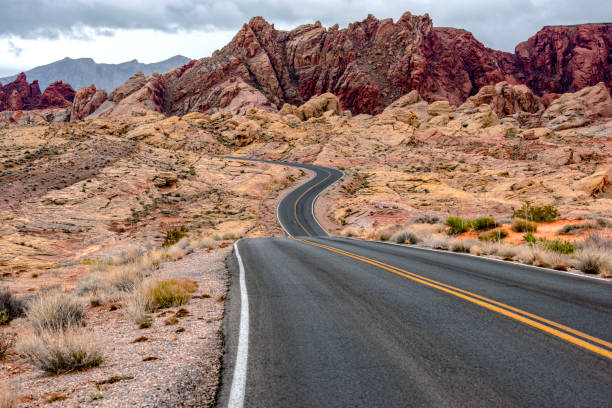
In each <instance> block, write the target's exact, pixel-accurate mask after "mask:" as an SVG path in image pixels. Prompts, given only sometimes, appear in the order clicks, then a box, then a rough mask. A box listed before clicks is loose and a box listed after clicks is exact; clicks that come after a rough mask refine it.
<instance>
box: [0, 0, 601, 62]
mask: <svg viewBox="0 0 612 408" xmlns="http://www.w3.org/2000/svg"><path fill="white" fill-rule="evenodd" d="M7 3H8V4H5V5H4V6H2V13H1V14H0V36H5V37H6V36H15V37H20V38H26V39H31V38H51V39H55V38H58V37H60V36H66V37H72V38H79V39H84V38H87V37H88V36H90V35H92V34H98V35H112V34H113V30H116V29H153V30H159V31H164V32H176V31H177V30H179V29H184V30H206V31H214V30H227V29H231V30H233V29H237V28H239V27H240V26H241V25H242V23H244V22H246V21H248V20H249V19H250V18H251V17H252V16H256V15H262V16H263V17H265V18H266V19H267V20H268V21H270V22H273V23H276V24H277V26H279V27H293V26H295V25H296V24H302V23H306V22H312V21H314V20H320V21H321V22H322V23H324V24H326V25H332V24H335V23H338V24H340V25H341V26H346V25H347V24H348V23H350V22H352V21H356V20H361V19H363V18H365V17H366V16H367V14H368V13H372V14H374V15H376V16H377V17H379V18H384V17H392V18H394V19H397V18H399V17H400V16H401V15H402V14H403V12H405V11H410V12H412V13H414V14H423V13H426V12H427V13H429V14H430V16H431V17H432V19H433V21H434V25H436V26H450V27H457V28H465V29H467V30H470V31H472V32H473V33H474V35H475V36H476V38H478V39H479V40H480V41H482V42H484V43H485V44H486V45H487V46H489V47H493V48H498V49H504V50H508V51H510V50H512V49H513V48H514V46H515V45H516V44H517V43H518V42H520V41H524V40H526V39H527V38H528V37H530V36H531V35H533V34H535V32H537V31H538V30H539V29H540V28H541V27H542V26H544V25H556V24H578V23H585V22H601V21H605V20H612V2H602V1H601V0H582V1H580V2H577V1H575V0H558V1H552V0H514V1H512V0H507V1H505V2H501V1H490V0H464V1H460V0H447V1H443V2H441V1H431V0H414V1H393V0H388V1H382V0H373V1H372V0H371V1H365V0H314V1H312V0H310V1H309V0H305V1H300V2H289V1H286V0H263V1H255V0H229V1H219V0H217V1H212V0H156V1H150V0H149V1H145V0H132V1H126V0H78V1H74V0H72V1H69V0H21V1H11V2H10V3H9V2H7ZM92 29H93V30H92Z"/></svg>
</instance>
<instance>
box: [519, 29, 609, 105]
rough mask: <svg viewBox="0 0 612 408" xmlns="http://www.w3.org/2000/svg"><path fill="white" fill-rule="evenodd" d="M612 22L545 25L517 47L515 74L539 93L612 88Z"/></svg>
mask: <svg viewBox="0 0 612 408" xmlns="http://www.w3.org/2000/svg"><path fill="white" fill-rule="evenodd" d="M610 48H612V24H610V23H606V24H581V25H572V26H549V27H544V28H543V29H542V30H540V31H539V32H538V33H537V34H536V35H534V36H533V37H531V38H530V39H529V40H527V41H525V42H522V43H520V44H519V45H517V47H516V51H515V64H514V65H515V67H514V71H513V74H514V76H515V77H516V78H517V79H518V80H519V81H520V82H522V83H524V84H526V85H527V86H529V88H531V89H532V90H533V91H534V92H535V93H536V94H539V95H542V94H544V93H547V92H548V93H551V92H554V93H565V92H576V91H578V90H580V89H582V88H584V87H587V86H592V85H595V84H597V83H598V82H604V83H605V84H606V85H607V86H608V88H612V64H610V51H611V49H610Z"/></svg>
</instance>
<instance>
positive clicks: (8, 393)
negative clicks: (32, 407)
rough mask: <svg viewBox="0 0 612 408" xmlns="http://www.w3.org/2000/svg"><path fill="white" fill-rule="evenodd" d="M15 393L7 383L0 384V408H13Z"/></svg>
mask: <svg viewBox="0 0 612 408" xmlns="http://www.w3.org/2000/svg"><path fill="white" fill-rule="evenodd" d="M16 406H17V401H16V399H15V392H14V391H13V390H12V389H11V387H10V386H9V385H8V384H7V383H0V408H15V407H16Z"/></svg>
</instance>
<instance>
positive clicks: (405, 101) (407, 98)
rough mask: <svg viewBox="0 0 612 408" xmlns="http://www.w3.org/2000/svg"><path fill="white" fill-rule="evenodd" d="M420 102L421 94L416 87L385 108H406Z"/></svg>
mask: <svg viewBox="0 0 612 408" xmlns="http://www.w3.org/2000/svg"><path fill="white" fill-rule="evenodd" d="M418 102H421V95H419V92H418V91H417V90H416V89H415V90H412V91H410V92H409V93H407V94H406V95H404V96H402V97H401V98H399V99H397V100H395V101H393V102H392V103H391V104H390V105H389V106H387V107H386V108H385V110H387V109H395V108H404V107H406V106H409V105H413V104H415V103H418Z"/></svg>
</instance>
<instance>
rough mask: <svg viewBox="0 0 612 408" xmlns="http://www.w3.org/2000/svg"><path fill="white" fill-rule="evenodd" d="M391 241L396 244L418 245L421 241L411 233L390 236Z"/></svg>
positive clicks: (402, 232)
mask: <svg viewBox="0 0 612 408" xmlns="http://www.w3.org/2000/svg"><path fill="white" fill-rule="evenodd" d="M391 241H393V242H397V243H398V244H405V243H406V242H407V243H409V244H412V245H414V244H418V243H420V242H421V241H422V239H421V238H420V237H419V236H418V235H417V234H416V233H414V232H413V231H405V230H404V231H399V232H396V233H395V234H393V235H392V236H391Z"/></svg>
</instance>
